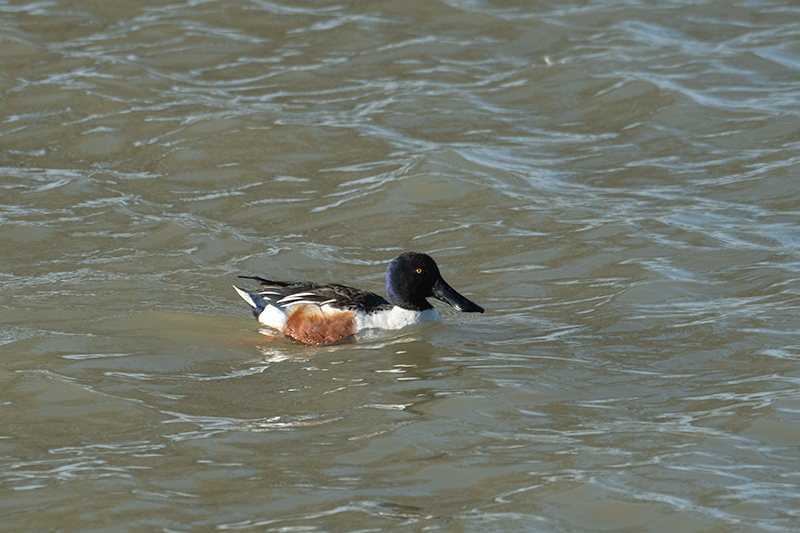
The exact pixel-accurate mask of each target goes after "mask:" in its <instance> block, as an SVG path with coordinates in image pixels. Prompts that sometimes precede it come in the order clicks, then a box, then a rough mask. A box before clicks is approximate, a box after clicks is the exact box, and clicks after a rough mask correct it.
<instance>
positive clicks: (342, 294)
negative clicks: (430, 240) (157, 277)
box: [233, 252, 484, 345]
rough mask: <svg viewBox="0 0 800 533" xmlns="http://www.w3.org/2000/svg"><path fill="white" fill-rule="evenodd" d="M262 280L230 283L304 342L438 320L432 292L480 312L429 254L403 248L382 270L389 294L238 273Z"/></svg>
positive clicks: (263, 318)
mask: <svg viewBox="0 0 800 533" xmlns="http://www.w3.org/2000/svg"><path fill="white" fill-rule="evenodd" d="M239 277H240V278H244V279H252V280H254V281H257V282H258V283H259V284H260V285H261V290H260V291H256V292H251V291H248V290H247V289H244V288H241V287H237V286H235V285H234V287H233V288H234V289H236V292H237V293H239V296H241V297H242V299H244V301H245V302H247V303H248V304H249V305H250V306H251V307H252V308H253V315H255V317H256V318H257V319H258V321H259V322H260V323H262V324H264V325H265V326H269V327H270V328H272V329H275V330H277V331H280V332H281V333H283V334H284V335H287V336H289V337H292V338H293V339H295V340H298V341H300V342H302V343H305V344H312V345H324V344H330V343H333V342H337V341H339V340H342V339H346V338H348V337H351V336H353V335H355V334H356V333H358V332H360V331H362V330H366V329H372V328H376V329H400V328H403V327H405V326H408V325H411V324H419V323H422V322H425V321H429V320H439V319H440V317H439V313H438V312H437V311H436V309H435V308H434V307H433V306H432V305H431V304H430V302H429V301H428V298H430V297H434V298H436V299H438V300H441V301H443V302H445V303H447V304H449V305H451V306H453V307H454V308H455V309H458V310H459V311H463V312H465V313H483V311H484V309H483V307H481V306H479V305H478V304H476V303H474V302H472V301H470V300H468V299H467V298H465V297H464V296H462V295H461V294H459V293H458V292H457V291H456V290H455V289H453V288H452V287H451V286H450V285H448V284H447V282H446V281H445V280H444V279H443V278H442V275H441V274H440V273H439V267H438V266H437V265H436V262H435V261H434V260H433V259H432V258H431V257H430V256H429V255H427V254H422V253H416V252H406V253H404V254H401V255H399V256H397V257H395V258H394V259H393V260H392V261H391V262H390V263H389V267H388V268H387V270H386V295H387V296H388V298H389V299H388V300H386V299H385V298H383V297H381V296H378V295H377V294H375V293H372V292H368V291H364V290H361V289H356V288H353V287H348V286H345V285H338V284H324V285H323V284H318V283H312V282H307V281H299V282H285V281H272V280H268V279H265V278H262V277H260V276H239Z"/></svg>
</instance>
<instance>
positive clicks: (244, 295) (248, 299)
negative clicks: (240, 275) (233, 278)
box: [233, 285, 257, 309]
mask: <svg viewBox="0 0 800 533" xmlns="http://www.w3.org/2000/svg"><path fill="white" fill-rule="evenodd" d="M233 288H234V289H236V292H238V293H239V296H241V297H242V300H244V301H245V302H247V303H248V304H250V306H251V307H252V308H253V309H255V308H256V307H257V306H256V303H255V302H254V301H253V298H252V297H251V296H250V295H249V294H247V293H246V292H244V291H243V290H242V289H240V288H239V287H237V286H236V285H234V286H233Z"/></svg>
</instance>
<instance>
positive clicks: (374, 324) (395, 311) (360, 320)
mask: <svg viewBox="0 0 800 533" xmlns="http://www.w3.org/2000/svg"><path fill="white" fill-rule="evenodd" d="M355 315H356V325H357V326H358V331H361V330H362V329H372V328H378V329H400V328H404V327H406V326H410V325H412V324H420V323H422V322H426V321H429V320H440V317H439V313H438V312H437V311H436V309H433V308H431V309H426V310H424V311H409V310H408V309H403V308H402V307H397V306H395V307H393V308H392V309H390V310H389V311H380V312H377V313H361V312H356V314H355Z"/></svg>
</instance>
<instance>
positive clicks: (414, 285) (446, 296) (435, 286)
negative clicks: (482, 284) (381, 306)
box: [386, 252, 483, 313]
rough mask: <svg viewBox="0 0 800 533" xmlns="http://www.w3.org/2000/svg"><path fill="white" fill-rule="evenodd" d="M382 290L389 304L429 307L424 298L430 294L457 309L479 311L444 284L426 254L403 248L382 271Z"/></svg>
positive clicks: (432, 261)
mask: <svg viewBox="0 0 800 533" xmlns="http://www.w3.org/2000/svg"><path fill="white" fill-rule="evenodd" d="M386 294H387V295H388V296H389V300H391V302H392V303H393V304H395V305H397V306H398V307H402V308H404V309H410V310H412V311H424V310H425V309H430V308H432V307H433V306H432V305H431V304H430V302H428V300H427V298H429V297H431V296H433V297H434V298H436V299H438V300H441V301H443V302H445V303H446V304H449V305H451V306H453V307H454V308H456V309H458V310H459V311H464V312H465V313H483V307H481V306H479V305H478V304H476V303H474V302H472V301H470V300H468V299H466V298H464V297H463V296H461V295H460V294H459V293H458V292H456V290H455V289H453V288H452V287H451V286H450V285H448V284H447V282H446V281H445V280H444V279H443V278H442V275H441V274H440V273H439V267H438V266H436V262H435V261H434V260H433V259H431V257H430V256H429V255H427V254H420V253H415V252H406V253H404V254H401V255H399V256H397V257H395V258H394V259H392V262H391V263H389V268H388V269H387V271H386Z"/></svg>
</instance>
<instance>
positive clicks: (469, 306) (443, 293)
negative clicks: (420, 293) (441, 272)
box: [433, 278, 483, 313]
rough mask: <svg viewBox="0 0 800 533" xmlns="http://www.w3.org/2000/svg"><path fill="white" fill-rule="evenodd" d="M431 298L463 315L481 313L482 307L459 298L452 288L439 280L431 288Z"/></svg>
mask: <svg viewBox="0 0 800 533" xmlns="http://www.w3.org/2000/svg"><path fill="white" fill-rule="evenodd" d="M433 296H434V298H436V299H437V300H441V301H443V302H444V303H446V304H449V305H452V306H453V307H455V308H456V309H458V310H459V311H463V312H465V313H483V307H481V306H480V305H478V304H476V303H475V302H473V301H471V300H467V299H466V298H464V297H463V296H461V295H460V294H459V293H458V292H457V291H456V290H455V289H454V288H453V287H451V286H450V285H448V284H447V282H446V281H445V280H443V279H441V278H439V281H437V282H436V285H434V286H433Z"/></svg>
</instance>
